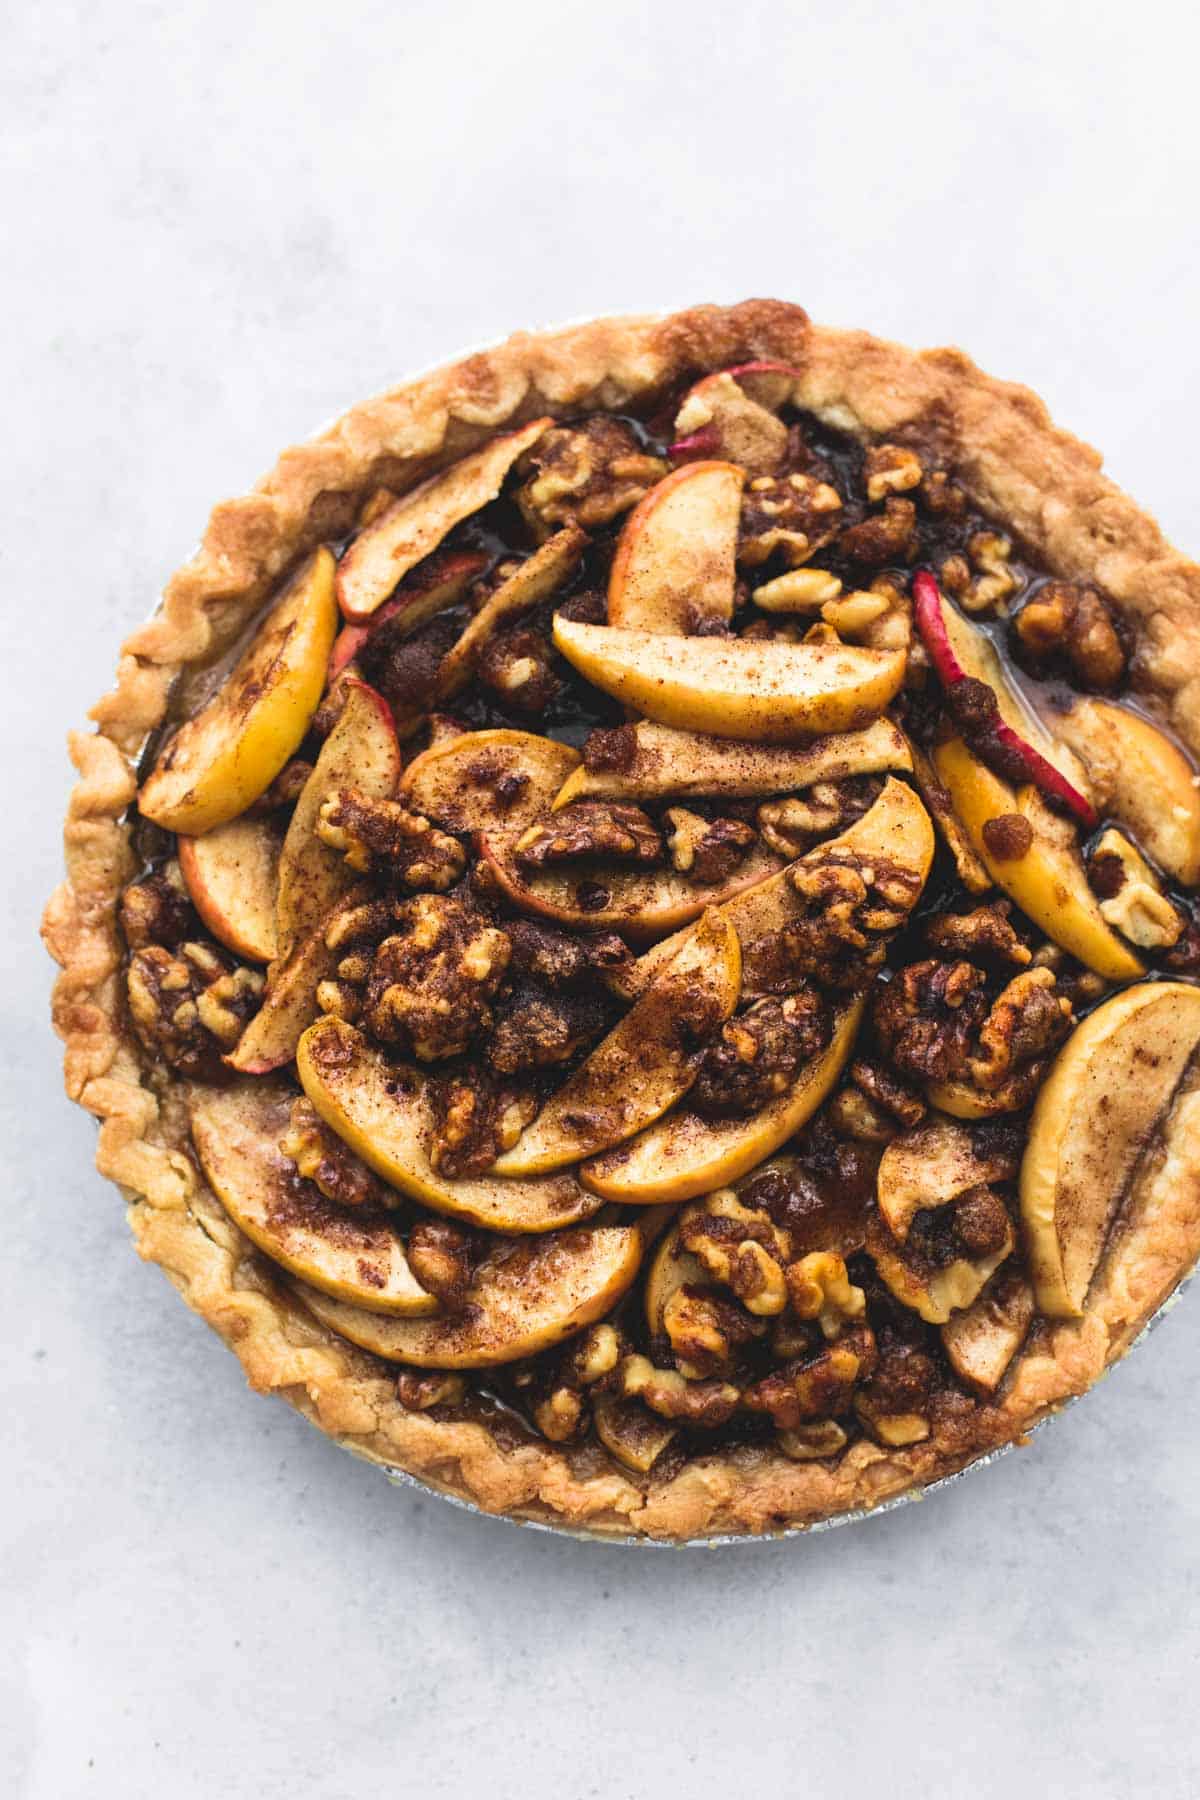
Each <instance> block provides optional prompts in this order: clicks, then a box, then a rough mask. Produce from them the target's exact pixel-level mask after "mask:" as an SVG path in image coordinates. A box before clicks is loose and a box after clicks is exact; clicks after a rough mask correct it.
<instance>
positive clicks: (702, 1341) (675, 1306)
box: [662, 1284, 764, 1380]
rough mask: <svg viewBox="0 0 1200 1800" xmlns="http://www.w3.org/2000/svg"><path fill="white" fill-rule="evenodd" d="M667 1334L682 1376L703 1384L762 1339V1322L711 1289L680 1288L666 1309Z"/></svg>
mask: <svg viewBox="0 0 1200 1800" xmlns="http://www.w3.org/2000/svg"><path fill="white" fill-rule="evenodd" d="M662 1326H663V1331H664V1333H665V1335H666V1338H667V1341H668V1343H669V1344H670V1346H671V1353H672V1355H673V1356H674V1358H675V1362H676V1365H677V1367H678V1369H679V1371H680V1373H681V1374H682V1375H686V1376H687V1377H688V1379H689V1380H699V1379H702V1378H703V1377H704V1376H706V1375H713V1374H716V1373H717V1371H718V1370H720V1369H724V1368H725V1367H727V1365H728V1364H729V1363H730V1361H731V1360H732V1358H733V1355H734V1351H735V1350H736V1349H737V1348H738V1346H739V1345H741V1344H747V1343H750V1342H751V1341H752V1340H753V1339H754V1338H756V1337H761V1336H762V1333H763V1329H764V1327H763V1325H762V1323H761V1321H760V1320H758V1319H756V1318H754V1317H753V1316H752V1315H751V1314H750V1313H748V1312H746V1311H745V1309H744V1308H743V1307H741V1306H738V1305H737V1303H736V1302H735V1301H732V1300H729V1299H726V1298H725V1297H724V1296H723V1295H721V1294H719V1293H717V1292H715V1291H714V1290H713V1289H711V1288H700V1287H693V1286H691V1285H690V1284H688V1285H685V1286H683V1287H680V1288H676V1290H675V1292H674V1293H673V1294H672V1295H671V1298H670V1299H669V1300H668V1301H667V1304H666V1305H665V1306H664V1308H663V1316H662Z"/></svg>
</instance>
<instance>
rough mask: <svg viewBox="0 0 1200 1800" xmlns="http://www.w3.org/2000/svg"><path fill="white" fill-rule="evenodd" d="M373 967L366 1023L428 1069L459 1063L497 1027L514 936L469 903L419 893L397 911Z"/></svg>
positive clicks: (373, 1032)
mask: <svg viewBox="0 0 1200 1800" xmlns="http://www.w3.org/2000/svg"><path fill="white" fill-rule="evenodd" d="M392 925H393V931H392V935H391V936H389V937H386V938H385V939H384V940H383V942H382V943H381V944H380V945H379V948H378V949H377V950H376V951H375V953H374V956H373V958H372V959H371V963H370V973H369V975H368V978H367V985H366V994H365V1000H364V1006H363V1014H362V1021H363V1024H364V1025H365V1027H366V1029H367V1030H368V1031H369V1032H370V1033H371V1035H372V1036H373V1037H375V1038H377V1039H378V1040H379V1042H380V1043H382V1044H394V1045H397V1046H399V1047H400V1048H402V1049H405V1050H409V1051H411V1053H412V1054H413V1055H414V1056H416V1057H419V1058H420V1060H421V1061H422V1062H435V1061H437V1060H438V1059H440V1058H442V1057H446V1056H458V1055H460V1054H461V1053H462V1052H463V1051H464V1050H465V1049H466V1048H467V1045H468V1044H469V1043H470V1042H471V1039H472V1038H473V1037H474V1035H475V1034H476V1032H477V1031H480V1030H481V1029H483V1028H484V1027H486V1026H487V1025H489V1024H490V1023H491V1017H492V1009H491V1002H492V1000H493V998H494V997H495V993H496V989H497V988H498V986H499V984H500V981H501V979H502V977H503V975H504V972H505V969H506V968H507V967H508V958H509V951H510V944H509V940H508V937H507V936H506V934H505V933H504V932H503V931H500V930H499V929H498V928H497V927H496V926H493V925H489V924H487V922H486V921H485V920H484V919H482V918H481V917H480V916H479V914H478V913H476V912H474V911H473V910H472V909H471V908H470V907H469V906H467V905H466V904H465V903H464V902H463V901H461V900H454V899H449V898H446V897H444V896H439V895H434V894H418V895H416V896H415V897H414V898H413V899H412V900H409V901H406V902H403V903H402V904H401V905H399V906H397V907H395V908H394V910H393V914H392Z"/></svg>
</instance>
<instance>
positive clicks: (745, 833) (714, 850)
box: [666, 806, 755, 882]
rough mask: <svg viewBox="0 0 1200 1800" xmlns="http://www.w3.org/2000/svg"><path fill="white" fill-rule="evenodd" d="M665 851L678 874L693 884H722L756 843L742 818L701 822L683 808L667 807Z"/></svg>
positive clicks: (753, 835) (698, 817) (750, 828)
mask: <svg viewBox="0 0 1200 1800" xmlns="http://www.w3.org/2000/svg"><path fill="white" fill-rule="evenodd" d="M666 818H667V823H668V824H669V826H670V828H671V829H670V832H669V833H668V836H667V850H668V852H669V854H670V858H671V863H672V865H673V867H674V868H675V869H677V870H678V871H679V873H680V874H681V875H690V876H692V877H693V879H694V880H696V881H703V882H718V881H725V880H727V879H728V877H729V876H730V875H732V874H733V872H734V870H735V869H736V868H737V866H738V864H739V863H740V862H742V861H743V859H744V858H745V856H746V853H747V851H748V850H749V849H750V848H751V846H752V845H753V844H754V842H755V833H754V829H753V827H752V826H750V825H747V824H745V823H744V822H743V821H742V820H741V819H703V818H701V817H700V814H699V813H694V812H689V811H688V810H687V808H686V807H685V806H669V807H668V808H667V812H666Z"/></svg>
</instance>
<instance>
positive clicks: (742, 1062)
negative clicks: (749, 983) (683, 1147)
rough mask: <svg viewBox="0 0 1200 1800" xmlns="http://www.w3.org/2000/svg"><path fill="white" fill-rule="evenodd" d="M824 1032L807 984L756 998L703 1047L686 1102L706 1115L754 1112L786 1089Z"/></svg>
mask: <svg viewBox="0 0 1200 1800" xmlns="http://www.w3.org/2000/svg"><path fill="white" fill-rule="evenodd" d="M829 1033H830V1019H829V1011H828V1008H827V1007H826V1006H825V1004H824V1002H823V1001H822V1000H821V997H820V995H819V994H818V993H817V992H816V991H815V989H813V988H811V987H804V988H801V989H800V990H799V991H798V992H796V993H794V994H788V995H786V996H785V997H784V998H782V999H766V1000H760V1001H758V1002H757V1003H756V1004H755V1005H753V1006H751V1007H750V1008H749V1009H748V1010H747V1011H746V1012H744V1013H740V1014H739V1015H738V1016H737V1017H736V1018H733V1019H729V1020H727V1022H726V1023H725V1024H724V1025H723V1026H722V1028H721V1031H720V1035H719V1036H718V1037H717V1038H716V1040H715V1042H713V1043H712V1044H710V1045H709V1046H708V1048H707V1049H706V1050H705V1052H704V1055H703V1057H702V1058H701V1062H700V1072H699V1074H698V1076H697V1077H696V1082H695V1085H694V1087H693V1088H692V1092H691V1101H690V1103H691V1105H692V1106H694V1107H695V1109H696V1111H697V1112H699V1113H702V1114H703V1115H704V1116H705V1117H706V1118H732V1117H737V1116H740V1115H745V1114H747V1113H752V1112H756V1111H757V1110H758V1109H759V1107H761V1106H765V1105H766V1103H767V1102H768V1101H769V1100H773V1099H775V1098H776V1097H777V1096H778V1095H779V1094H782V1093H785V1092H786V1091H787V1089H788V1088H789V1087H790V1086H791V1085H792V1082H793V1081H794V1080H795V1078H796V1074H797V1071H798V1070H799V1069H800V1068H801V1067H802V1066H803V1065H804V1064H805V1063H807V1062H808V1061H809V1060H810V1059H811V1058H812V1057H814V1056H816V1055H817V1054H818V1052H819V1051H821V1050H823V1049H824V1048H825V1045H826V1044H827V1043H828V1042H829Z"/></svg>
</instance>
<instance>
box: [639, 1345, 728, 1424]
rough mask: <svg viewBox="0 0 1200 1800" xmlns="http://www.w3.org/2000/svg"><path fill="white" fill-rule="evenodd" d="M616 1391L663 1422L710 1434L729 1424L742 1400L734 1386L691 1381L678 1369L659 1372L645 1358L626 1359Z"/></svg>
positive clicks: (725, 1383)
mask: <svg viewBox="0 0 1200 1800" xmlns="http://www.w3.org/2000/svg"><path fill="white" fill-rule="evenodd" d="M617 1391H618V1392H619V1393H620V1394H621V1395H622V1396H623V1397H624V1398H625V1399H627V1400H640V1401H641V1402H642V1404H643V1405H645V1406H648V1407H649V1408H650V1410H651V1412H656V1413H658V1415H659V1417H660V1418H663V1419H679V1420H686V1422H687V1423H688V1424H689V1425H698V1426H701V1427H703V1428H706V1429H709V1430H712V1429H715V1427H716V1426H718V1425H724V1424H726V1423H727V1422H728V1421H729V1420H730V1419H731V1418H732V1417H733V1415H734V1413H735V1412H736V1411H737V1407H738V1402H739V1401H740V1399H741V1393H740V1392H739V1390H738V1389H737V1388H735V1387H734V1386H733V1384H732V1383H731V1382H728V1381H718V1380H707V1381H689V1380H688V1379H687V1377H686V1376H684V1375H681V1374H680V1373H679V1371H678V1370H677V1369H656V1368H655V1367H654V1364H653V1363H652V1362H651V1361H650V1359H649V1357H646V1356H627V1357H626V1358H625V1360H624V1361H623V1362H622V1363H621V1364H620V1366H619V1368H618V1369H617Z"/></svg>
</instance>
